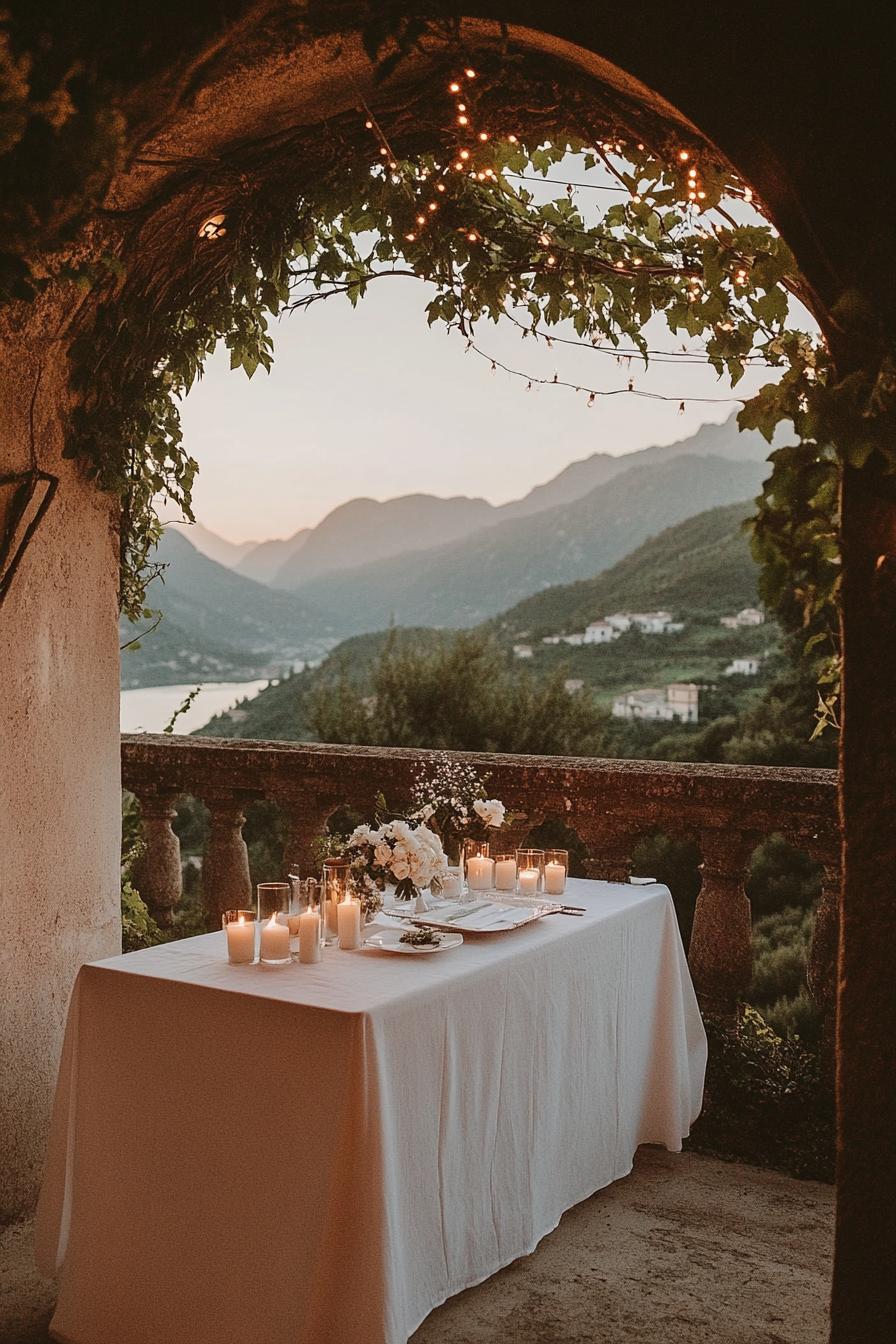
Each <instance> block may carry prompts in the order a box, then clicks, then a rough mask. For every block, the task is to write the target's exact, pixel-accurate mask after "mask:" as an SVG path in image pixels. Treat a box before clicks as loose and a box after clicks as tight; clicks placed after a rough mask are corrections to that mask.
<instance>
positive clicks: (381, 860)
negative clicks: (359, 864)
mask: <svg viewBox="0 0 896 1344" xmlns="http://www.w3.org/2000/svg"><path fill="white" fill-rule="evenodd" d="M373 857H374V858H375V859H376V861H377V863H378V864H380V865H382V866H385V865H386V864H387V863H388V862H389V860H390V859H391V857H392V850H391V849H390V848H389V846H388V845H387V844H384V843H383V842H380V844H378V845H377V847H376V849H375V850H374V851H373Z"/></svg>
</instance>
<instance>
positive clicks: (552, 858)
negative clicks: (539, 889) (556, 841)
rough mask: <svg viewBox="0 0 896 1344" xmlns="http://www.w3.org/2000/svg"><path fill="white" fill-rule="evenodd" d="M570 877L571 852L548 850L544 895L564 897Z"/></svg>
mask: <svg viewBox="0 0 896 1344" xmlns="http://www.w3.org/2000/svg"><path fill="white" fill-rule="evenodd" d="M568 876H569V850H567V849H546V850H545V853H544V894H545V896H562V895H563V893H564V891H565V890H566V879H567V877H568Z"/></svg>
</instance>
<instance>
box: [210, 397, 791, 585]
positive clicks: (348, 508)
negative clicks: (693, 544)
mask: <svg viewBox="0 0 896 1344" xmlns="http://www.w3.org/2000/svg"><path fill="white" fill-rule="evenodd" d="M768 452H769V446H768V444H767V443H766V442H765V440H764V439H763V437H762V435H761V434H759V433H757V432H755V431H752V430H747V431H745V432H744V433H740V432H739V431H738V429H737V425H736V423H735V421H734V418H733V417H732V418H731V419H729V420H727V421H725V422H724V423H723V424H721V425H703V426H702V427H701V428H700V429H699V430H698V431H697V433H696V434H692V435H691V436H690V437H689V438H687V439H681V440H679V441H678V442H677V443H670V444H663V445H661V446H658V447H653V448H644V449H641V450H640V451H638V452H635V453H623V454H618V455H615V456H614V455H612V454H610V453H593V454H592V455H591V456H590V457H586V458H584V459H582V460H581V461H579V462H572V463H570V465H569V466H568V467H564V469H563V470H562V471H561V472H559V473H558V474H557V475H556V476H555V477H553V478H552V479H551V480H550V481H547V482H546V483H545V484H544V485H538V486H536V487H535V488H534V489H533V490H530V491H529V493H528V494H527V495H526V496H524V498H522V499H518V500H513V501H511V502H510V503H508V504H501V505H497V506H496V505H492V504H489V503H488V502H487V501H486V500H484V499H478V498H468V497H465V496H456V497H455V498H453V499H440V498H438V497H436V496H433V495H421V494H416V495H405V496H401V497H399V498H398V499H390V500H385V501H384V502H382V503H381V502H378V501H377V500H373V499H353V500H349V501H348V503H346V504H341V505H340V506H339V507H338V508H336V509H333V510H332V512H330V513H329V514H327V516H326V517H325V518H324V519H322V521H321V522H320V523H318V524H317V526H316V527H313V528H307V527H304V528H300V529H299V531H297V532H295V533H293V535H292V536H291V537H287V538H284V539H282V540H271V541H262V542H258V543H255V542H244V543H242V544H241V545H239V546H237V545H235V544H234V543H233V542H229V541H225V540H224V538H223V537H217V536H215V534H214V533H212V532H209V531H208V530H207V529H206V528H203V527H200V526H199V525H194V526H192V527H190V528H186V529H185V531H186V533H187V535H188V536H189V537H190V540H191V541H192V542H193V544H194V545H195V547H196V549H197V550H199V551H201V552H202V553H203V554H204V555H207V556H209V557H210V558H211V559H212V560H217V561H218V563H219V564H222V565H229V566H231V567H232V568H234V569H236V570H238V572H239V573H241V574H244V575H246V577H247V578H251V579H255V580H256V581H257V582H259V583H270V584H273V585H275V586H277V587H282V588H291V589H292V588H300V587H302V585H303V584H305V583H308V582H310V581H311V580H313V579H315V578H317V577H319V576H320V575H321V574H323V573H326V572H329V571H336V570H340V569H352V568H355V567H358V566H362V565H365V564H367V563H369V562H370V561H376V560H381V559H385V558H388V557H389V556H392V555H398V554H401V553H403V552H406V551H416V550H422V549H425V548H427V549H428V548H432V547H437V546H442V545H446V544H448V543H449V542H452V541H456V540H460V539H461V538H462V537H464V536H468V535H470V534H472V533H473V532H476V531H479V530H481V529H482V528H485V527H491V526H493V525H495V524H497V523H501V522H505V521H507V520H509V519H514V518H527V517H530V516H531V515H532V514H535V513H540V512H542V511H543V510H546V509H551V508H554V507H556V506H558V505H561V504H569V503H572V502H573V501H575V500H578V499H581V498H583V497H584V496H585V495H587V494H590V492H591V491H592V490H594V489H596V488H597V486H599V485H605V484H607V482H609V481H611V480H612V479H613V478H614V477H615V476H618V475H619V474H620V473H621V472H625V471H630V470H631V469H632V468H633V467H644V466H652V465H653V464H654V463H658V462H668V461H671V460H672V459H673V458H675V457H681V456H683V455H688V456H697V457H725V458H735V459H737V460H738V461H754V462H760V461H763V460H765V458H766V457H767V456H768ZM300 556H301V558H300Z"/></svg>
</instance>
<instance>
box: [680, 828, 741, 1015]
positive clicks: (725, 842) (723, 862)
mask: <svg viewBox="0 0 896 1344" xmlns="http://www.w3.org/2000/svg"><path fill="white" fill-rule="evenodd" d="M757 838H758V837H756V836H753V835H750V834H748V833H744V832H737V831H735V830H733V829H732V828H730V827H723V828H720V829H719V830H705V831H701V833H700V848H701V852H702V854H703V862H702V863H701V865H700V868H701V872H702V874H703V881H702V885H701V887H700V892H699V895H698V896H697V904H696V907H695V910H694V924H693V928H692V930H691V945H690V949H689V951H688V961H689V963H690V968H691V975H692V977H693V980H694V986H695V988H696V990H697V997H698V998H699V1000H700V1006H701V1008H702V1010H703V1013H704V1015H709V1016H712V1017H718V1018H721V1019H729V1020H734V1019H736V1017H737V1013H738V1005H739V1003H740V1000H741V998H742V996H743V994H744V992H745V991H746V989H747V987H748V986H749V984H750V981H751V980H752V978H753V927H752V921H751V918H750V902H749V899H748V897H747V893H746V891H745V890H744V878H745V876H746V873H747V867H748V865H749V862H750V856H751V854H752V852H753V850H754V849H755V847H756V843H757Z"/></svg>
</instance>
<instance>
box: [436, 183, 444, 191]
mask: <svg viewBox="0 0 896 1344" xmlns="http://www.w3.org/2000/svg"><path fill="white" fill-rule="evenodd" d="M444 190H445V183H444V182H437V183H436V191H444Z"/></svg>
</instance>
